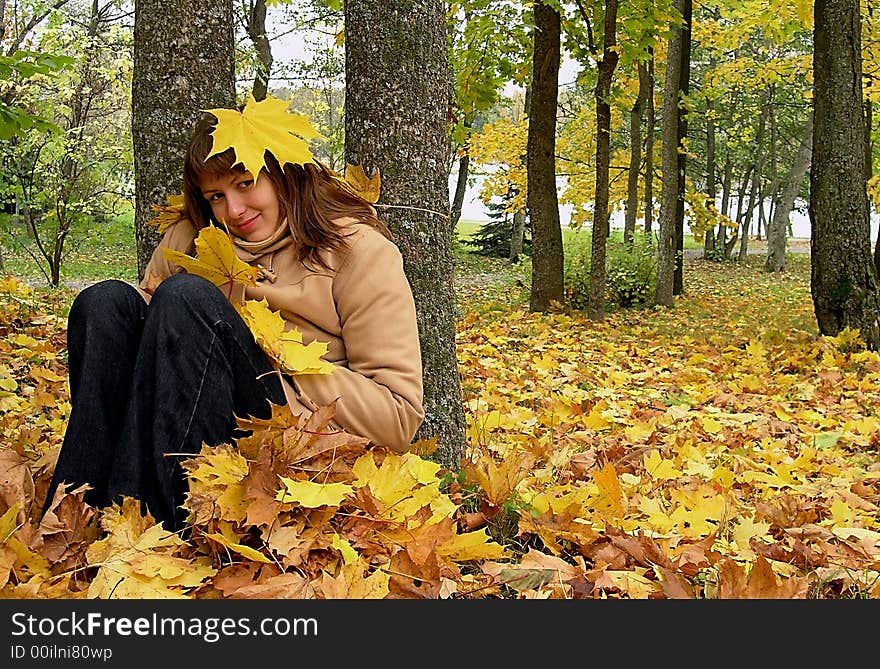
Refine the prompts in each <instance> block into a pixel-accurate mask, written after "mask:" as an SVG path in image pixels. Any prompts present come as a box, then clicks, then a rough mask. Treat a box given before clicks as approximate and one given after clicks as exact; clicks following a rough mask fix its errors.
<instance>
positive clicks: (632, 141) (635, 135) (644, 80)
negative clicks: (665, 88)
mask: <svg viewBox="0 0 880 669" xmlns="http://www.w3.org/2000/svg"><path fill="white" fill-rule="evenodd" d="M638 72H639V93H638V96H637V97H636V101H635V104H633V106H632V109H631V110H630V113H629V173H628V175H627V183H626V216H625V218H624V222H623V241H624V242H625V243H626V244H628V245H630V244H632V242H633V236H634V235H635V231H636V219H637V218H638V209H639V170H640V169H641V167H642V117H643V116H644V113H645V101H646V100H647V99H648V74H647V68H646V67H645V63H644V62H643V61H639V62H638Z"/></svg>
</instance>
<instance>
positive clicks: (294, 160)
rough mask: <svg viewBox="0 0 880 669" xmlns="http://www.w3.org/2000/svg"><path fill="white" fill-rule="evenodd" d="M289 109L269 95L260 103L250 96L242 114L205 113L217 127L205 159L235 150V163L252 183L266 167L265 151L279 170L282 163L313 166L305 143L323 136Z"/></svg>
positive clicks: (302, 117) (307, 120) (227, 110)
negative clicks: (249, 174) (248, 175)
mask: <svg viewBox="0 0 880 669" xmlns="http://www.w3.org/2000/svg"><path fill="white" fill-rule="evenodd" d="M289 106H290V102H289V101H287V100H279V99H278V98H275V97H273V96H272V95H267V96H266V98H265V99H264V100H261V101H259V102H257V101H256V100H254V97H253V95H249V96H248V102H247V104H246V105H245V107H244V111H242V112H239V111H238V110H235V109H206V110H204V111H207V112H208V113H210V114H213V115H214V116H215V117H216V118H217V127H216V128H214V130H213V131H212V132H211V136H212V137H213V139H214V142H213V145H212V147H211V153H209V154H208V156H207V158H210V157H211V156H213V155H216V154H218V153H223V152H224V151H225V150H226V149H229V148H231V149H233V150H234V151H235V158H236V164H238V163H241V165H242V166H243V167H244V169H246V170H247V171H248V172H250V173H251V175H252V176H253V177H254V181H255V182H256V181H257V179H258V178H259V175H260V170H261V169H262V168H263V167H264V166H265V164H266V162H265V155H264V154H265V152H266V151H270V152H271V153H272V155H273V156H275V158H276V159H277V160H278V162H279V163H280V164H281V166H282V167H283V166H284V164H285V163H291V164H293V165H305V164H307V163H314V162H315V159H314V157H313V156H312V152H311V151H310V150H309V144H308V142H309V140H312V139H318V138H322V136H321V135H320V134H319V133H318V132H317V131H316V130H315V129H314V128H313V127H312V126H311V124H310V123H309V119H308V117H307V116H305V115H304V114H294V113H291V112H288V111H287V108H288V107H289Z"/></svg>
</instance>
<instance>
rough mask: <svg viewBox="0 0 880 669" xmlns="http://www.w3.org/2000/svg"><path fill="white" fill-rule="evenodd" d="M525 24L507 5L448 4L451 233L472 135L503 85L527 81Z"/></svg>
mask: <svg viewBox="0 0 880 669" xmlns="http://www.w3.org/2000/svg"><path fill="white" fill-rule="evenodd" d="M527 20H528V19H527V17H526V15H525V12H524V10H523V7H522V6H521V5H520V4H519V3H516V2H510V0H454V1H453V2H450V3H449V13H448V31H449V36H450V60H451V65H452V69H453V72H454V75H455V98H454V106H453V116H454V126H453V129H452V134H451V151H450V163H454V162H455V161H456V160H457V162H458V167H457V170H456V171H457V176H456V182H455V183H456V187H455V192H454V194H453V197H452V202H451V204H450V207H449V209H450V225H451V227H452V229H453V230H455V226H456V225H457V224H458V220H459V218H460V217H461V209H462V204H463V202H464V195H465V190H466V189H467V182H468V172H469V169H470V160H471V155H470V150H469V142H470V138H471V135H472V134H473V132H474V131H475V130H479V127H480V126H481V125H482V123H483V122H484V120H485V117H486V116H487V114H488V113H489V111H490V110H491V109H492V108H493V107H494V106H495V105H496V104H497V102H498V101H499V95H500V91H501V88H502V87H503V86H504V84H506V83H510V82H516V83H517V84H526V82H527V80H528V78H529V68H528V63H527V55H528V53H529V43H528V39H529V35H528V31H527V27H526V24H527ZM452 169H454V165H452V166H451V168H450V170H452ZM522 215H524V212H522ZM522 215H520V217H519V218H522ZM518 220H519V219H518Z"/></svg>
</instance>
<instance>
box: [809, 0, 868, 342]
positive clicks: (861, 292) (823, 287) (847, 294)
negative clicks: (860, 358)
mask: <svg viewBox="0 0 880 669" xmlns="http://www.w3.org/2000/svg"><path fill="white" fill-rule="evenodd" d="M814 14H815V24H814V28H813V44H814V49H813V73H814V75H813V76H814V79H813V81H814V83H813V109H814V120H813V122H814V131H813V163H812V169H811V170H810V220H811V221H812V232H811V237H810V250H811V256H812V258H811V277H810V287H811V292H812V296H813V306H814V308H815V313H816V321H817V324H818V326H819V332H820V333H821V334H823V335H827V336H834V335H836V334H838V333H839V332H840V331H841V330H843V329H844V328H846V327H849V328H852V329H857V330H859V332H860V334H861V337H862V339H863V340H864V341H865V342H866V343H867V345H868V346H869V347H870V348H871V349H873V350H877V349H878V348H880V326H878V318H880V304H878V295H877V273H876V271H875V269H874V262H873V258H872V257H871V239H870V220H869V208H868V195H867V188H866V186H867V178H866V174H865V142H866V141H867V138H866V137H865V119H864V115H863V112H862V48H861V27H860V16H859V2H858V0H816V2H815V6H814Z"/></svg>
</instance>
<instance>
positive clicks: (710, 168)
mask: <svg viewBox="0 0 880 669" xmlns="http://www.w3.org/2000/svg"><path fill="white" fill-rule="evenodd" d="M710 64H711V59H710ZM713 114H714V104H713V103H712V100H711V99H707V100H706V195H707V197H706V201H707V202H708V203H709V204H711V205H712V206H713V207H714V206H715V120H714V118H713ZM714 250H715V227H714V226H712V225H710V226H709V227H708V228H707V229H706V238H705V239H704V240H703V257H704V258H711V257H712V252H713V251H714Z"/></svg>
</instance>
